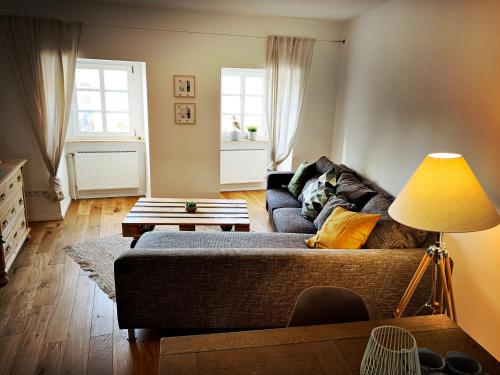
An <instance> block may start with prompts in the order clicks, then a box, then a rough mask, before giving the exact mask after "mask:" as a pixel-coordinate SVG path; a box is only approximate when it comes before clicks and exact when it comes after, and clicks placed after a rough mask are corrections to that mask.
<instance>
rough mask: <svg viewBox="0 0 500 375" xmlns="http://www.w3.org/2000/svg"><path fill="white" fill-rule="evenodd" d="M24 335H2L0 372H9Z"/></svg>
mask: <svg viewBox="0 0 500 375" xmlns="http://www.w3.org/2000/svg"><path fill="white" fill-rule="evenodd" d="M21 336H22V335H14V336H4V337H0V349H1V350H0V374H8V373H9V370H10V367H11V365H12V360H13V359H14V355H15V353H16V350H17V347H18V345H19V341H21Z"/></svg>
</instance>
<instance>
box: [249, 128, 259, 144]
mask: <svg viewBox="0 0 500 375" xmlns="http://www.w3.org/2000/svg"><path fill="white" fill-rule="evenodd" d="M247 130H248V138H249V139H250V140H251V141H256V140H257V130H258V129H257V127H256V126H249V127H247Z"/></svg>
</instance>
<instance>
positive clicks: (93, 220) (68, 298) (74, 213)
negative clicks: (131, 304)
mask: <svg viewBox="0 0 500 375" xmlns="http://www.w3.org/2000/svg"><path fill="white" fill-rule="evenodd" d="M221 196H222V197H224V198H234V199H246V200H247V202H248V210H249V214H250V220H251V230H253V231H270V230H271V226H270V223H269V220H268V217H267V213H266V210H265V203H264V201H265V197H264V192H263V191H249V192H237V193H223V194H221ZM135 201H136V198H106V199H86V200H80V201H74V202H73V203H72V204H71V206H70V208H69V211H68V214H67V215H66V218H65V219H64V220H61V221H49V222H33V223H30V226H31V228H32V231H31V240H30V241H27V242H26V243H25V245H24V247H23V249H22V250H21V252H20V253H19V255H18V257H17V259H16V261H15V263H14V265H13V267H12V268H11V271H10V272H9V278H10V282H9V284H8V285H7V286H5V287H4V288H2V289H0V374H1V375H4V374H27V375H31V374H47V375H57V374H71V375H79V374H119V375H122V374H157V373H158V362H159V350H160V333H159V332H155V331H150V330H136V332H137V335H138V340H137V342H135V343H129V342H128V341H127V339H126V338H127V331H126V330H120V329H119V328H118V324H117V320H116V305H115V304H114V303H113V302H112V301H111V300H110V299H109V298H108V297H107V296H106V295H105V294H104V293H103V292H102V291H101V290H100V289H99V287H97V286H96V284H95V283H94V282H93V281H91V280H90V279H89V278H88V277H87V275H86V274H85V272H83V271H81V270H80V268H79V266H78V265H77V264H76V263H75V262H74V261H73V260H72V259H71V258H70V257H68V256H67V255H66V254H65V253H64V251H63V250H62V247H63V246H65V245H68V244H73V243H77V242H82V241H85V240H92V239H97V238H100V237H104V236H107V235H110V234H115V233H120V232H121V221H122V219H123V217H124V216H125V215H126V214H127V212H128V210H129V209H130V208H131V207H132V206H133V204H134V203H135Z"/></svg>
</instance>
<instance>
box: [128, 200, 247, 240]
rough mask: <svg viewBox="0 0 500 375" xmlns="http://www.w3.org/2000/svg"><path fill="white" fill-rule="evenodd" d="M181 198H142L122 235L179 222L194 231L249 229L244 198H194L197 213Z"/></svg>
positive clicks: (133, 210)
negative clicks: (211, 227)
mask: <svg viewBox="0 0 500 375" xmlns="http://www.w3.org/2000/svg"><path fill="white" fill-rule="evenodd" d="M190 200H191V199H180V198H139V200H138V201H137V202H136V203H135V205H134V207H132V209H131V210H130V212H129V214H128V215H127V216H126V217H125V219H124V220H123V223H122V234H123V237H134V239H135V240H137V239H139V237H141V235H142V234H144V233H145V232H148V231H151V230H153V229H154V227H155V225H178V226H179V229H180V230H190V231H192V230H195V227H196V225H220V226H221V227H222V229H223V230H231V229H232V228H233V227H234V230H235V231H241V232H249V231H250V219H249V218H248V208H247V202H246V201H245V200H243V199H194V201H196V202H197V210H196V212H193V213H190V212H187V211H186V209H185V205H186V202H187V201H190Z"/></svg>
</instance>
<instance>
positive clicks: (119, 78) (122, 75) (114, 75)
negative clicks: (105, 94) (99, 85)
mask: <svg viewBox="0 0 500 375" xmlns="http://www.w3.org/2000/svg"><path fill="white" fill-rule="evenodd" d="M104 88H105V89H106V90H127V89H128V80H127V72H126V71H124V70H104Z"/></svg>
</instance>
